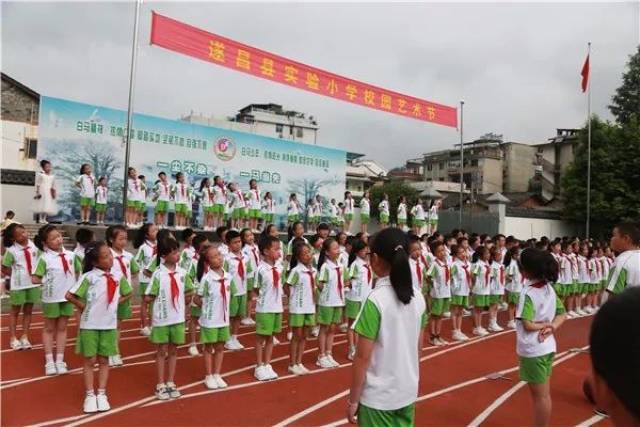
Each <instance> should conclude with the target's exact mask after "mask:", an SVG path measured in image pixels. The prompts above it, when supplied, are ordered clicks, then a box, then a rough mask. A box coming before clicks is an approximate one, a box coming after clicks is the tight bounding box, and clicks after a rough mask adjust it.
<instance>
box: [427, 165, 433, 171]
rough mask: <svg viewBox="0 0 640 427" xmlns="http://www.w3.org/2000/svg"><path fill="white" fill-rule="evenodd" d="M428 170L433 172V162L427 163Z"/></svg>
mask: <svg viewBox="0 0 640 427" xmlns="http://www.w3.org/2000/svg"><path fill="white" fill-rule="evenodd" d="M427 170H428V171H429V172H431V171H432V170H433V165H432V164H431V163H429V164H428V165H427Z"/></svg>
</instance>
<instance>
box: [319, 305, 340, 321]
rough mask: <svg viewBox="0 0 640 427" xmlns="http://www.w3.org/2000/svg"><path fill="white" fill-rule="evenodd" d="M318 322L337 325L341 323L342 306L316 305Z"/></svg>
mask: <svg viewBox="0 0 640 427" xmlns="http://www.w3.org/2000/svg"><path fill="white" fill-rule="evenodd" d="M318 323H320V324H321V325H325V326H327V325H331V324H335V325H339V324H340V323H342V307H325V306H323V305H319V306H318Z"/></svg>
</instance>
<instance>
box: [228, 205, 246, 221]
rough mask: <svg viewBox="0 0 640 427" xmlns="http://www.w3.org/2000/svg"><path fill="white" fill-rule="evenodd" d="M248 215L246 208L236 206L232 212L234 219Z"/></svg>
mask: <svg viewBox="0 0 640 427" xmlns="http://www.w3.org/2000/svg"><path fill="white" fill-rule="evenodd" d="M246 216H247V215H246V211H245V208H235V209H234V210H233V213H232V214H231V218H233V219H243V218H246Z"/></svg>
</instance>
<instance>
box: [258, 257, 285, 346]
mask: <svg viewBox="0 0 640 427" xmlns="http://www.w3.org/2000/svg"><path fill="white" fill-rule="evenodd" d="M284 282H285V277H284V270H283V268H282V266H281V265H280V264H278V263H276V264H275V265H270V264H268V263H266V262H265V261H262V262H261V263H260V265H259V266H258V271H257V274H256V289H258V299H257V301H256V334H257V335H262V336H272V335H274V334H276V333H279V332H281V331H282V312H283V307H282V297H283V295H284V293H283V291H282V286H283V285H284Z"/></svg>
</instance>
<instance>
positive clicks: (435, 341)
mask: <svg viewBox="0 0 640 427" xmlns="http://www.w3.org/2000/svg"><path fill="white" fill-rule="evenodd" d="M429 344H431V345H433V346H436V347H439V346H440V341H438V338H436V337H430V338H429Z"/></svg>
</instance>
